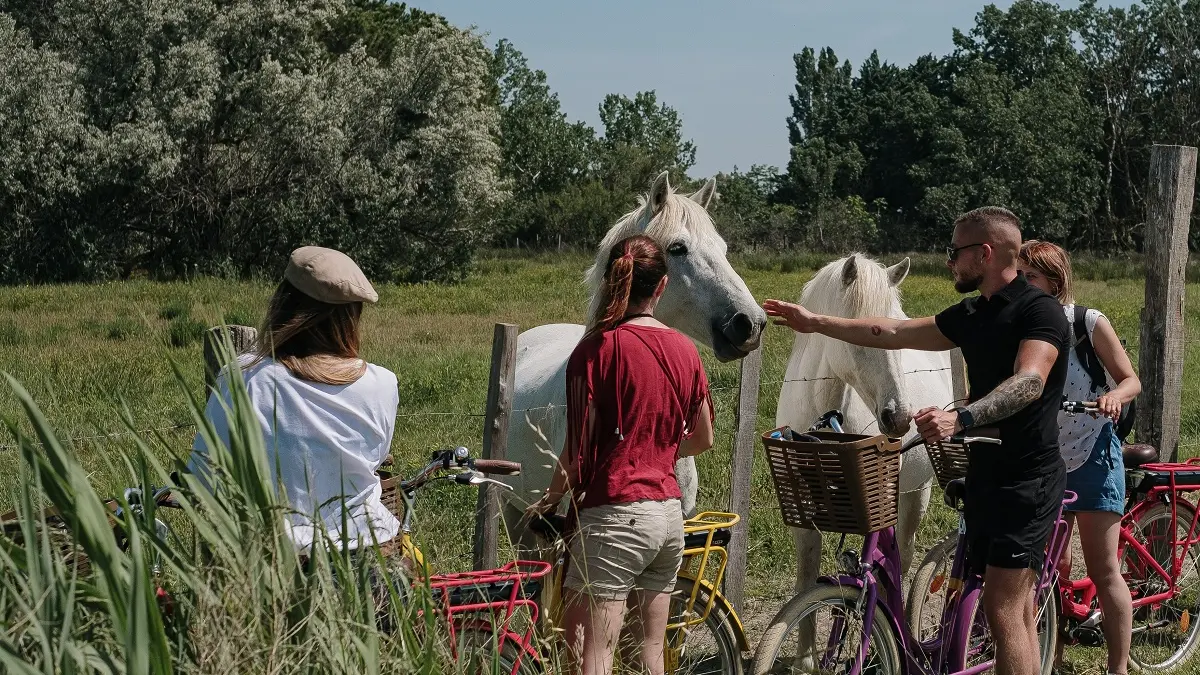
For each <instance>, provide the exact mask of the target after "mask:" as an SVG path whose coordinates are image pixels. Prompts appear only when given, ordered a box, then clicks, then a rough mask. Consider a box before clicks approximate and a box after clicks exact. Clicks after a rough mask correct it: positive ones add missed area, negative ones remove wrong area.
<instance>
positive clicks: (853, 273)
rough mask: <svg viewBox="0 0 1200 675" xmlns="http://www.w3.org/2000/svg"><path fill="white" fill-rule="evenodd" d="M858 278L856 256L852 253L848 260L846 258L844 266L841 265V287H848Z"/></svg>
mask: <svg viewBox="0 0 1200 675" xmlns="http://www.w3.org/2000/svg"><path fill="white" fill-rule="evenodd" d="M857 278H858V256H856V255H854V254H853V253H851V254H850V257H849V258H846V264H845V265H842V285H843V286H849V285H850V284H852V283H854V280H855V279H857Z"/></svg>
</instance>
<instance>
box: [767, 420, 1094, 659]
mask: <svg viewBox="0 0 1200 675" xmlns="http://www.w3.org/2000/svg"><path fill="white" fill-rule="evenodd" d="M952 442H955V443H961V444H965V445H967V446H969V445H972V444H976V443H990V444H997V445H998V444H1000V440H999V439H998V438H993V437H987V436H968V437H962V436H956V437H954V438H953V439H952ZM922 444H923V441H922V440H921V439H920V438H919V437H918V438H916V439H913V440H912V441H909V442H908V443H906V444H905V445H904V446H903V447H902V448H901V449H900V453H901V454H902V453H904V452H907V451H909V450H911V449H913V448H915V447H917V446H919V445H922ZM966 493H967V490H966V483H965V481H963V480H962V479H959V480H956V481H952V482H951V483H950V484H949V485H948V486H947V488H946V491H945V500H946V503H947V505H948V506H950V507H951V508H954V509H955V510H957V511H958V512H959V527H960V531H962V528H963V519H962V507H963V502H964V500H965V499H966V498H967V494H966ZM1068 497H1069V498H1074V495H1073V494H1068ZM1060 520H1061V516H1060ZM965 540H966V538H965V537H960V538H959V541H962V542H965ZM844 541H845V539H844V537H843V542H844ZM839 548H840V547H839ZM965 561H966V549H965V543H964V544H960V545H958V547H957V548H956V550H955V553H954V557H953V562H952V564H951V569H950V570H949V574H948V576H947V578H946V580H945V583H946V584H947V585H948V586H947V588H948V589H949V592H948V593H947V594H946V600H945V603H944V605H943V607H942V611H941V616H940V617H939V619H938V621H937V622H936V624H935V625H934V627H933V629H932V630H930V631H928V632H927V633H926V634H924V635H919V636H918V635H914V634H913V632H912V630H911V629H910V627H909V623H908V622H907V621H906V620H905V602H904V593H903V590H902V575H901V572H900V550H899V547H898V545H897V542H896V535H895V527H894V526H890V527H886V528H883V529H880V530H878V531H873V532H869V533H868V534H866V535H865V537H864V540H863V552H862V554H861V555H859V554H858V553H856V552H854V551H852V550H842V551H841V552H840V553H839V554H838V566H839V568H840V572H841V573H840V574H838V575H837V576H829V577H822V578H820V579H818V580H817V585H816V587H815V588H813V589H811V590H809V591H807V592H805V593H802V594H800V595H798V596H796V597H795V598H793V599H792V600H791V601H790V602H788V604H787V605H785V606H784V607H783V609H781V610H780V611H779V613H778V614H776V615H775V617H774V618H773V619H772V620H771V623H770V625H769V627H768V628H767V630H766V632H765V633H764V634H763V637H762V640H761V641H760V642H759V645H758V648H757V649H756V651H755V655H754V663H753V668H752V671H751V672H753V673H755V674H758V675H766V674H768V673H822V674H835V673H836V674H843V673H844V674H846V675H860V674H862V675H899V674H904V675H951V674H953V675H974V674H975V673H981V672H984V671H987V670H989V669H991V668H992V666H993V665H994V663H995V662H994V651H993V644H992V640H991V637H990V635H989V633H988V630H987V624H986V621H985V619H984V616H983V612H982V611H980V610H981V604H980V600H981V597H982V596H981V591H982V587H983V579H982V577H980V576H979V575H977V574H966V573H965ZM1030 591H1031V592H1034V589H1030ZM1039 596H1045V597H1050V596H1052V594H1039ZM1039 600H1041V597H1039ZM1039 605H1041V606H1040V607H1039V626H1042V625H1043V624H1044V625H1045V626H1046V627H1047V629H1046V630H1039V633H1040V634H1042V635H1050V636H1053V634H1054V631H1053V629H1052V628H1051V627H1053V626H1054V625H1055V623H1056V622H1057V617H1056V616H1053V615H1052V614H1053V611H1054V603H1053V602H1052V601H1051V602H1045V603H1043V602H1039Z"/></svg>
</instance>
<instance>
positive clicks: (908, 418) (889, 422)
mask: <svg viewBox="0 0 1200 675" xmlns="http://www.w3.org/2000/svg"><path fill="white" fill-rule="evenodd" d="M911 426H912V415H910V414H908V412H907V411H902V410H898V409H896V408H895V407H894V406H891V405H888V406H885V407H884V409H883V410H881V411H879V428H880V431H882V432H883V433H885V434H887V435H888V436H891V437H892V438H900V437H902V436H904V434H907V433H908V430H909V427H911Z"/></svg>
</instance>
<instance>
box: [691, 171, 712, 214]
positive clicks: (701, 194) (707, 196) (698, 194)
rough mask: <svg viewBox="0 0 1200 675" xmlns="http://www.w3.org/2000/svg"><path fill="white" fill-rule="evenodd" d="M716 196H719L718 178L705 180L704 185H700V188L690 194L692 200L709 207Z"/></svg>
mask: <svg viewBox="0 0 1200 675" xmlns="http://www.w3.org/2000/svg"><path fill="white" fill-rule="evenodd" d="M716 196H717V179H716V178H709V179H708V180H707V181H705V182H704V185H702V186H700V189H699V190H696V191H695V192H693V193H692V194H690V195H688V199H691V200H692V201H694V202H696V203H697V204H699V205H700V206H702V207H704V208H705V209H707V208H708V205H709V203H711V202H712V200H713V198H714V197H716Z"/></svg>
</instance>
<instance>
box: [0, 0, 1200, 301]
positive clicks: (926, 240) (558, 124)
mask: <svg viewBox="0 0 1200 675" xmlns="http://www.w3.org/2000/svg"><path fill="white" fill-rule="evenodd" d="M1198 28H1200V1H1198V0H1188V1H1186V2H1185V1H1182V0H1148V1H1147V2H1146V3H1145V4H1142V5H1133V6H1131V7H1130V8H1128V9H1123V8H1106V7H1100V6H1099V5H1098V4H1097V3H1096V2H1095V0H1086V1H1085V2H1083V3H1082V4H1080V5H1079V6H1078V7H1074V8H1068V9H1063V8H1060V7H1058V6H1056V5H1054V4H1050V3H1047V2H1039V1H1035V0H1018V2H1016V3H1015V4H1013V5H1012V6H1011V7H1010V8H1009V9H1008V10H1006V11H1002V10H999V9H996V8H995V7H993V6H987V7H985V8H983V9H982V11H981V12H980V13H979V14H978V15H977V16H976V20H975V24H974V26H972V27H970V28H969V29H967V30H966V31H965V32H964V31H958V30H955V32H954V49H953V51H952V52H951V53H950V54H947V55H942V56H937V55H933V54H929V55H926V56H923V57H921V58H919V59H917V60H916V61H915V62H914V63H912V64H911V65H908V66H897V65H893V64H889V63H887V62H885V61H882V60H881V59H880V58H879V57H878V55H877V54H872V55H871V57H870V58H868V59H867V60H866V61H865V62H864V63H862V64H861V65H860V66H858V67H857V68H855V67H854V65H853V64H851V63H849V62H848V61H844V60H840V59H839V58H838V57H837V56H836V54H835V52H834V51H833V50H832V49H830V48H824V49H820V50H817V49H813V48H809V47H805V48H803V49H802V50H801V51H800V52H799V53H797V54H796V55H795V57H794V65H795V70H796V82H795V87H794V90H793V91H792V92H791V93H790V96H789V98H790V101H791V107H792V114H791V116H790V117H789V118H788V119H787V120H786V121H785V120H780V142H781V143H784V142H787V143H789V144H790V146H791V155H790V160H789V162H788V165H787V166H786V167H782V168H776V167H768V166H753V167H749V168H748V169H746V170H744V171H742V170H738V169H736V168H735V169H734V170H733V171H731V172H729V173H727V174H722V175H720V176H719V177H718V181H719V189H720V192H721V199H720V201H719V202H718V205H717V206H716V207H715V208H714V215H715V217H716V219H717V221H718V224H719V226H720V227H721V229H722V232H723V233H724V234H725V236H726V238H727V239H728V240H729V243H730V246H731V248H734V249H738V248H754V247H766V248H804V249H821V250H845V249H847V248H851V247H853V248H859V249H866V250H875V251H893V250H928V249H933V248H936V247H939V246H942V245H944V243H945V241H946V239H947V232H946V225H947V223H949V222H950V221H951V220H952V219H953V217H954V216H955V215H956V214H957V213H960V212H962V211H964V210H967V209H969V208H972V207H974V206H978V205H981V204H987V203H999V204H1005V205H1007V206H1009V207H1010V208H1012V209H1013V210H1014V211H1016V212H1017V213H1018V214H1019V215H1020V216H1021V217H1022V218H1023V219H1024V220H1025V222H1026V223H1027V226H1028V228H1029V230H1030V232H1031V234H1032V235H1034V236H1041V237H1047V238H1051V239H1054V240H1056V241H1060V242H1063V243H1066V244H1069V245H1071V246H1073V247H1077V248H1090V249H1096V250H1105V251H1128V250H1136V249H1137V248H1138V247H1139V246H1140V245H1141V239H1142V221H1143V216H1142V213H1143V209H1144V198H1145V194H1144V193H1145V181H1146V173H1147V169H1148V163H1149V147H1150V145H1151V144H1152V143H1180V144H1189V145H1196V144H1197V142H1198V139H1197V135H1198V134H1200V131H1197V129H1196V122H1195V120H1196V119H1200V116H1198V115H1197V113H1198V112H1200V111H1198V110H1197V107H1198V104H1200V90H1198V89H1197V88H1198V87H1200V80H1197V77H1196V73H1197V70H1196V67H1197V65H1200V63H1198V61H1200V53H1198V52H1197V50H1196V44H1197V38H1196V36H1197V35H1200V34H1198V33H1197V32H1196V29H1198ZM783 95H786V92H780V96H783ZM599 113H600V114H599V118H600V128H599V129H594V128H592V127H591V126H589V125H587V124H584V123H582V122H579V121H573V120H571V119H569V118H568V117H567V116H566V115H565V114H564V113H563V111H562V109H561V105H560V103H559V100H558V98H557V96H556V95H555V93H554V92H553V91H552V90H551V89H550V87H549V85H548V83H547V79H546V74H545V72H543V71H542V70H539V69H537V68H536V67H534V66H533V65H531V64H530V63H529V62H528V60H527V59H526V58H525V57H524V55H523V54H522V53H521V52H520V51H519V49H518V48H517V46H516V45H513V44H512V43H510V42H508V41H507V40H500V41H499V42H498V43H496V44H494V45H491V46H489V45H487V44H485V43H484V42H483V40H482V39H481V38H480V36H479V35H478V34H476V33H474V32H472V31H469V30H463V29H460V28H457V27H455V26H452V25H450V24H449V23H448V22H447V21H446V20H445V19H444V18H442V17H440V16H437V15H435V14H430V13H427V12H423V11H420V10H417V9H413V8H410V7H407V6H406V5H404V4H397V3H392V2H388V1H386V0H266V1H263V0H157V1H156V2H153V3H146V2H141V1H134V0H0V224H2V225H0V227H2V233H0V234H2V236H0V283H28V282H52V281H91V280H101V279H115V278H128V277H130V276H137V275H150V276H154V277H164V278H179V277H187V276H191V275H197V274H219V275H247V274H257V273H267V274H270V275H274V274H276V273H277V272H278V268H279V267H280V266H281V262H282V260H283V256H284V255H286V253H287V252H288V251H290V250H291V248H293V247H294V246H296V245H300V244H321V245H326V246H333V247H336V248H339V249H342V250H345V251H347V252H348V253H350V254H351V255H352V256H354V257H355V259H356V260H358V261H359V262H360V264H361V265H362V266H363V268H364V269H365V270H366V271H367V273H368V274H370V275H372V277H373V278H378V279H380V280H386V281H426V280H433V281H442V280H453V279H456V278H460V277H461V276H462V274H464V273H465V271H466V270H467V269H468V268H469V263H470V261H471V259H472V255H473V254H474V253H475V252H476V251H477V250H479V249H480V248H482V247H486V246H492V245H504V244H506V243H510V242H513V241H515V240H518V239H519V240H521V241H522V242H528V243H533V242H541V243H543V244H546V243H550V242H554V243H555V244H557V242H559V241H562V242H564V243H567V244H571V245H576V246H585V247H586V246H592V245H594V244H595V243H596V242H597V241H598V239H599V237H600V235H601V234H602V233H603V232H604V231H605V230H607V228H608V227H609V226H610V225H611V224H612V223H613V222H614V221H615V220H616V219H617V217H619V216H620V215H621V214H622V213H624V212H626V211H628V210H629V209H630V208H632V207H633V205H634V203H635V202H634V199H635V197H636V195H637V194H638V193H640V192H642V191H644V190H645V189H646V187H647V186H648V185H649V182H650V180H651V179H652V177H653V176H654V175H655V174H657V173H658V172H660V171H662V170H664V169H666V170H669V171H671V172H672V175H673V178H674V181H673V182H675V183H678V184H682V185H684V186H685V187H686V186H688V184H689V183H691V182H693V178H695V179H698V178H700V177H691V176H689V175H688V172H689V170H690V169H692V168H693V166H694V163H695V155H696V146H695V144H694V143H693V142H692V141H691V140H690V139H687V138H685V137H684V134H683V129H682V119H681V117H680V115H679V113H678V111H676V110H675V109H673V108H671V107H670V106H668V105H666V104H665V103H664V102H662V101H659V100H658V99H657V97H656V95H655V93H654V92H652V91H650V92H637V93H634V94H632V95H624V94H610V95H608V96H606V97H605V98H604V100H603V101H601V102H599ZM1198 235H1200V232H1197V233H1195V234H1193V240H1192V243H1193V245H1196V244H1197V243H1198Z"/></svg>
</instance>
